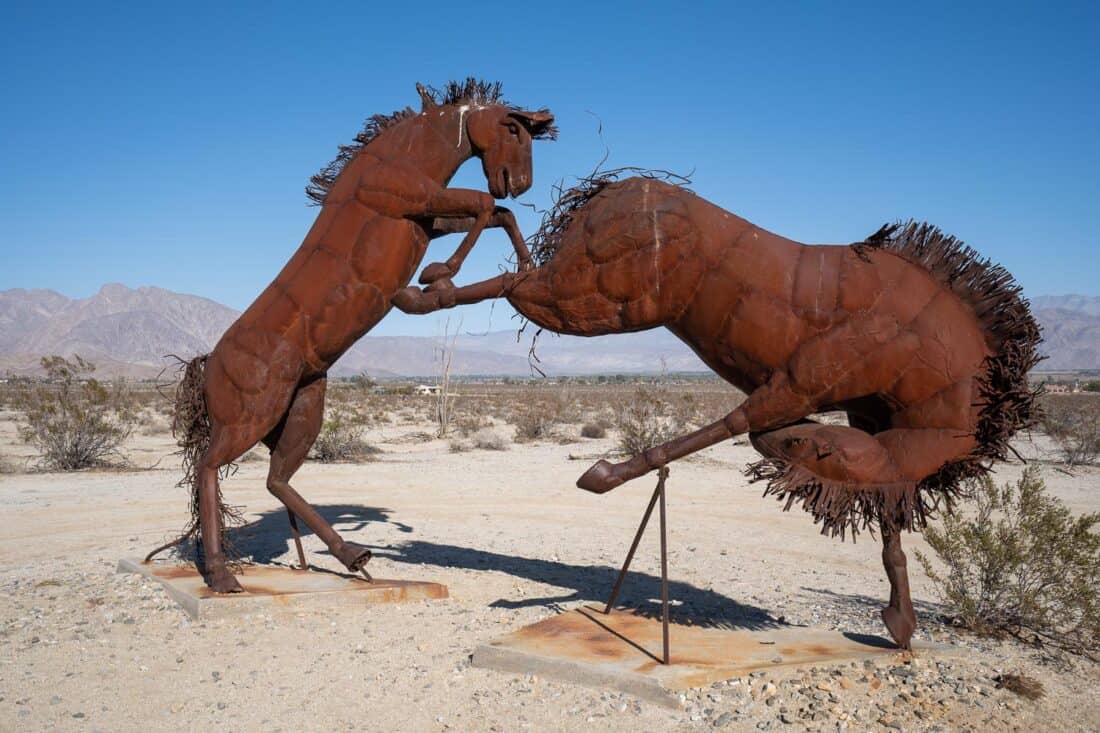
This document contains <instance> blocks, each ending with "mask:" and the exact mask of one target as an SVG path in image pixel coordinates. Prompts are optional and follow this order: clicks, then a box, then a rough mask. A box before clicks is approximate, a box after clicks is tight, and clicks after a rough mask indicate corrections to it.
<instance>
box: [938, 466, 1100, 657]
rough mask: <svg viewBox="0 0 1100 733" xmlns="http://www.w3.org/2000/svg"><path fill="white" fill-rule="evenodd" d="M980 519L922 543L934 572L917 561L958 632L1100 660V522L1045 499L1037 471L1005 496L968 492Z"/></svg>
mask: <svg viewBox="0 0 1100 733" xmlns="http://www.w3.org/2000/svg"><path fill="white" fill-rule="evenodd" d="M968 488H969V490H970V492H971V493H972V494H973V495H974V497H975V499H976V501H977V513H976V515H975V516H973V517H971V518H963V517H962V516H961V515H960V514H958V513H955V514H952V515H947V516H945V517H944V519H943V525H942V527H941V528H937V527H933V526H930V527H928V528H927V529H926V530H925V532H924V538H925V540H927V542H928V544H929V546H931V548H932V550H933V552H934V553H935V555H936V559H937V560H938V561H939V562H938V563H937V565H938V566H939V567H942V568H943V569H942V570H940V569H937V567H934V566H933V563H932V562H931V560H930V559H929V558H928V557H925V556H924V555H923V554H921V553H920V552H917V559H918V560H919V561H920V563H921V565H922V566H923V567H924V571H925V573H927V574H928V577H929V578H931V579H932V581H933V582H935V584H936V586H937V590H938V591H939V594H940V598H941V599H942V601H943V602H944V604H945V605H946V606H947V609H948V612H949V614H950V615H951V617H952V620H953V621H955V622H956V623H957V624H959V625H960V626H963V627H964V628H967V629H970V630H972V631H975V632H978V633H982V634H989V635H994V636H1005V635H1008V636H1013V637H1016V638H1020V639H1024V640H1026V641H1028V642H1032V643H1037V644H1039V643H1046V644H1050V645H1052V646H1054V647H1057V648H1060V649H1065V650H1068V651H1072V652H1076V653H1080V654H1084V655H1086V656H1089V657H1092V658H1095V657H1096V656H1097V652H1098V651H1100V587H1098V586H1097V584H1096V568H1097V567H1100V534H1098V533H1097V531H1096V527H1097V525H1098V524H1100V513H1094V514H1086V515H1082V516H1077V517H1075V516H1073V514H1072V513H1071V512H1070V510H1069V509H1068V508H1066V506H1065V505H1063V504H1062V502H1061V501H1059V500H1058V499H1057V498H1055V497H1052V496H1050V495H1048V494H1047V492H1046V486H1045V485H1044V483H1043V481H1042V479H1041V478H1040V477H1039V473H1038V471H1037V470H1036V469H1035V468H1028V469H1027V470H1025V471H1024V474H1023V476H1022V477H1021V478H1020V480H1019V481H1017V482H1016V484H1015V485H1012V484H1006V485H1005V486H1004V487H1002V488H998V487H997V486H996V485H995V484H994V483H993V480H992V479H990V478H989V477H988V476H986V477H983V478H981V479H976V480H973V481H971V482H970V486H969V487H968Z"/></svg>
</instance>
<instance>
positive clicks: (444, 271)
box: [420, 262, 455, 285]
mask: <svg viewBox="0 0 1100 733" xmlns="http://www.w3.org/2000/svg"><path fill="white" fill-rule="evenodd" d="M454 275H455V274H454V273H453V272H452V271H451V268H450V267H449V266H448V265H447V263H446V262H433V263H432V264H430V265H428V266H427V267H425V268H424V270H423V271H422V272H421V273H420V284H421V285H428V284H429V283H434V282H435V281H436V280H442V279H443V278H447V277H454Z"/></svg>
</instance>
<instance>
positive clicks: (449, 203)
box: [420, 188, 531, 285]
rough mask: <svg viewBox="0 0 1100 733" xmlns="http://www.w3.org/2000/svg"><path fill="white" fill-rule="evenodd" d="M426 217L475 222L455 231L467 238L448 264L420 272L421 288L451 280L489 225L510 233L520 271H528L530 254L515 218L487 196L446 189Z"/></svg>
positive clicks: (431, 202) (434, 198)
mask: <svg viewBox="0 0 1100 733" xmlns="http://www.w3.org/2000/svg"><path fill="white" fill-rule="evenodd" d="M424 214H425V216H430V217H435V219H436V220H437V222H438V221H440V220H446V219H458V220H460V221H461V222H462V223H463V224H465V222H468V221H471V220H472V223H471V224H469V225H468V228H464V229H455V231H466V236H465V237H463V239H462V242H461V244H459V245H458V249H456V250H455V252H454V254H453V255H451V256H450V257H449V258H448V259H447V261H446V262H433V263H432V264H430V265H428V266H427V267H425V268H424V270H423V272H421V273H420V283H421V284H422V285H428V284H431V283H435V282H437V281H443V280H449V279H450V278H452V277H454V276H455V275H456V274H457V273H458V270H459V268H461V267H462V263H463V262H464V261H465V260H466V256H467V255H468V254H470V250H471V249H473V246H474V244H476V243H477V240H478V237H480V236H481V232H482V231H484V230H485V227H487V226H498V227H500V228H502V229H504V230H505V231H506V232H507V233H508V237H509V239H511V240H512V246H513V247H514V248H515V250H516V254H517V255H518V257H519V259H520V265H521V268H522V269H527V267H529V266H530V262H531V255H530V253H528V251H527V245H526V244H525V243H524V242H523V237H522V236H521V235H520V233H519V227H518V226H516V220H515V217H514V216H513V215H512V212H510V211H508V209H505V208H504V207H501V206H497V205H496V200H495V199H494V198H493V197H492V196H490V195H489V194H487V193H484V192H482V191H474V190H471V189H465V188H446V189H443V190H441V191H439V192H438V193H436V194H434V195H433V196H432V197H431V199H430V200H429V201H428V205H427V207H426V209H425V212H424ZM433 229H435V230H436V231H440V228H439V227H438V226H433ZM442 233H446V230H443V231H442Z"/></svg>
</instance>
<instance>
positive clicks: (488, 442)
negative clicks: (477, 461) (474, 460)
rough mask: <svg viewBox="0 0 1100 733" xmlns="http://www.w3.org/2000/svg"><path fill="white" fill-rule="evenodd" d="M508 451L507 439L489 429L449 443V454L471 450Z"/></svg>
mask: <svg viewBox="0 0 1100 733" xmlns="http://www.w3.org/2000/svg"><path fill="white" fill-rule="evenodd" d="M475 449H476V450H508V439H507V438H505V437H504V436H503V435H501V434H500V433H498V432H496V431H495V430H492V429H490V428H483V429H481V430H479V431H477V432H476V433H474V434H473V436H471V437H469V438H466V439H455V440H452V441H451V442H450V450H451V453H465V452H467V451H471V450H475Z"/></svg>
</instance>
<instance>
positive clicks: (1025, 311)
mask: <svg viewBox="0 0 1100 733" xmlns="http://www.w3.org/2000/svg"><path fill="white" fill-rule="evenodd" d="M854 246H855V247H856V248H857V249H859V248H862V247H868V248H871V249H882V250H885V251H888V252H892V253H894V254H896V255H898V256H899V257H902V258H903V259H905V260H908V261H909V262H912V263H913V264H915V265H918V266H920V267H923V268H924V269H926V270H928V272H929V273H931V275H932V277H934V278H935V279H936V280H937V281H938V282H939V283H941V284H942V285H943V286H944V287H946V288H947V289H949V290H950V291H951V292H953V293H954V294H955V295H957V296H958V297H959V299H960V300H962V301H963V302H964V303H966V304H967V305H968V306H970V309H971V310H972V311H973V312H974V315H975V317H976V318H977V319H978V323H979V324H980V325H981V327H982V330H983V332H984V334H985V339H986V344H987V345H988V346H989V349H990V351H991V352H992V354H991V355H990V356H989V357H988V358H987V359H986V362H985V364H984V369H983V372H982V374H981V375H980V376H979V378H978V388H979V391H980V396H981V403H982V408H981V411H980V413H979V415H978V424H977V428H976V431H975V438H976V439H977V447H976V448H975V449H974V451H973V453H972V454H971V455H970V456H968V457H967V458H966V459H963V460H962V461H958V462H955V463H951V464H948V465H947V466H944V467H943V468H942V469H941V470H940V472H939V473H938V474H935V475H934V476H931V477H929V478H928V479H925V481H924V482H923V484H925V485H926V486H925V487H926V488H936V487H937V485H939V486H943V487H947V486H953V485H955V484H957V483H958V481H959V480H961V479H962V478H966V477H968V476H973V475H976V474H980V473H984V472H985V470H986V468H987V467H988V465H989V463H990V462H992V461H1003V460H1006V459H1007V458H1008V454H1009V452H1010V451H1012V448H1011V447H1010V445H1009V440H1010V439H1011V438H1012V436H1013V435H1015V434H1016V433H1017V432H1019V431H1021V430H1026V429H1028V428H1030V427H1032V426H1034V425H1035V424H1036V423H1037V422H1038V420H1039V417H1040V407H1039V402H1038V397H1039V392H1040V390H1039V389H1033V388H1032V387H1031V386H1030V385H1029V384H1028V380H1027V375H1028V372H1030V371H1031V370H1032V369H1033V368H1034V367H1035V365H1036V364H1038V363H1039V361H1041V360H1042V358H1043V357H1041V356H1040V355H1039V342H1040V341H1042V332H1041V329H1040V327H1039V324H1038V323H1037V322H1036V321H1035V318H1034V317H1033V316H1032V315H1031V305H1030V303H1028V301H1027V299H1026V298H1024V297H1023V291H1022V288H1021V287H1020V285H1019V283H1017V282H1016V281H1015V279H1014V278H1013V277H1012V275H1011V274H1010V273H1009V272H1008V271H1007V270H1005V269H1004V268H1003V267H1001V266H1000V265H998V264H995V263H993V262H991V261H990V260H988V259H985V258H983V257H981V256H980V255H979V254H978V253H977V252H976V251H974V250H973V249H971V248H970V247H968V246H966V245H965V244H964V243H963V242H961V241H959V240H958V239H956V238H955V237H952V236H950V235H947V234H944V233H943V232H941V231H940V230H939V229H938V228H937V227H934V226H932V225H931V224H925V223H919V222H915V221H909V222H907V223H905V224H894V225H888V226H884V227H882V228H881V229H879V230H878V231H877V232H876V233H875V234H873V235H871V237H869V238H868V239H867V241H866V242H859V243H857V244H856V245H854ZM1013 452H1014V451H1013Z"/></svg>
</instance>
